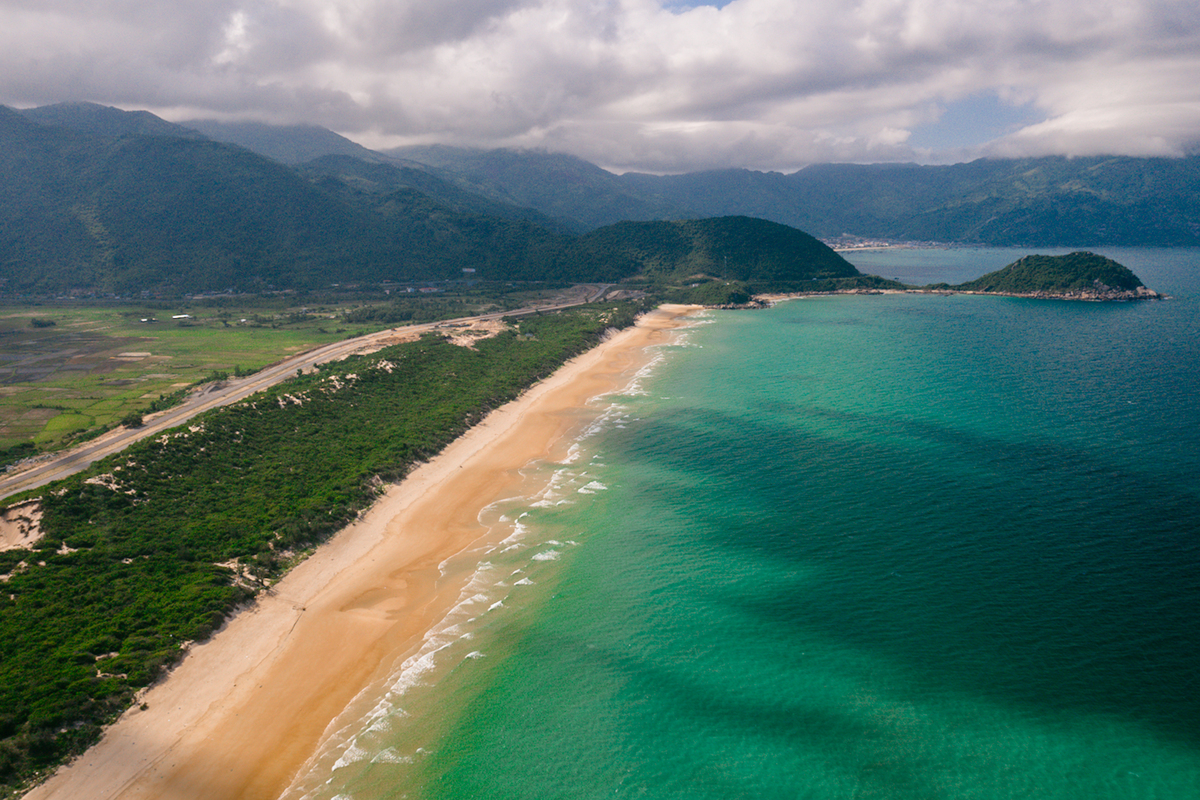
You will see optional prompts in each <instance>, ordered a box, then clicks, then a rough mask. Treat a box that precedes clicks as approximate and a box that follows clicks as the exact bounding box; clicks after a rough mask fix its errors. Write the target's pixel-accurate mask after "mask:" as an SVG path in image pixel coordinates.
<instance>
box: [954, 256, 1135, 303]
mask: <svg viewBox="0 0 1200 800" xmlns="http://www.w3.org/2000/svg"><path fill="white" fill-rule="evenodd" d="M951 288H952V289H954V290H957V291H963V292H981V293H986V294H1012V295H1023V296H1024V295H1030V296H1055V297H1079V298H1083V299H1096V300H1124V299H1137V298H1143V297H1147V298H1149V297H1157V296H1158V295H1157V294H1156V293H1155V292H1153V291H1150V290H1149V289H1147V288H1146V287H1145V285H1143V284H1142V281H1141V279H1140V278H1138V277H1137V276H1136V275H1134V274H1133V272H1131V271H1130V270H1129V269H1128V268H1127V267H1125V266H1124V265H1122V264H1118V263H1117V262H1116V261H1113V260H1112V259H1110V258H1105V257H1104V256H1100V255H1096V254H1095V253H1088V252H1083V251H1080V252H1076V253H1070V254H1068V255H1064V256H1042V255H1031V256H1025V257H1024V258H1021V259H1019V260H1017V261H1014V262H1013V263H1011V264H1009V265H1008V266H1006V267H1004V268H1003V269H1000V270H997V271H995V272H989V273H988V274H987V275H984V276H983V277H981V278H977V279H976V280H973V281H968V282H967V283H962V284H959V285H957V286H954V287H951Z"/></svg>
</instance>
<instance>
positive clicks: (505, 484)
mask: <svg viewBox="0 0 1200 800" xmlns="http://www.w3.org/2000/svg"><path fill="white" fill-rule="evenodd" d="M689 310H690V309H689V308H688V307H682V306H672V307H664V308H662V309H660V310H658V311H655V312H652V313H651V314H649V315H646V316H644V317H643V318H642V319H641V320H640V321H639V324H638V325H637V326H636V327H633V328H629V329H626V330H624V331H622V332H619V333H617V334H615V335H614V336H613V337H612V338H610V339H609V340H607V341H606V342H605V343H603V344H601V345H600V346H598V347H596V348H594V349H593V350H591V351H589V352H587V353H585V354H584V355H582V356H579V357H578V358H576V359H574V360H572V361H571V362H569V363H568V364H567V365H565V366H564V367H562V368H561V369H560V370H558V371H557V372H555V373H554V374H553V375H552V376H551V377H550V378H548V379H546V380H545V381H543V382H541V383H539V384H537V385H536V386H534V387H533V388H531V389H530V390H529V391H527V392H526V393H525V394H523V395H522V396H521V397H520V398H519V399H517V400H516V401H514V402H512V403H510V404H508V405H506V406H504V407H502V408H501V409H499V410H497V411H495V412H493V413H492V414H491V415H489V416H488V417H487V418H486V419H485V420H484V421H483V422H482V423H480V424H479V425H477V426H476V427H474V428H472V429H471V430H470V431H469V432H468V433H467V434H465V435H464V436H462V437H461V438H459V439H458V440H456V441H455V442H453V443H452V444H451V445H450V446H449V447H448V448H447V449H446V450H445V451H443V452H442V454H441V455H439V456H438V457H437V458H435V459H434V460H432V461H431V462H429V463H427V464H425V465H423V466H422V467H420V468H419V469H417V470H416V471H414V472H413V473H412V474H411V475H410V476H409V477H407V478H406V479H405V480H404V481H403V482H402V483H401V484H399V485H397V486H395V487H393V488H392V489H391V490H390V491H388V492H387V493H386V494H385V495H384V496H382V497H381V499H380V500H379V501H378V502H377V503H376V504H375V505H374V506H373V507H372V508H371V509H370V510H369V511H368V512H367V513H366V514H364V515H363V516H362V517H361V518H360V519H359V520H358V521H356V522H355V523H354V524H352V525H351V526H349V527H348V528H346V529H345V530H343V531H341V532H340V533H339V534H337V535H336V536H335V537H334V538H333V539H332V540H331V541H330V542H328V543H327V544H326V545H324V546H322V547H321V548H319V549H318V550H317V552H316V553H315V554H314V555H313V556H312V557H311V558H309V559H308V560H306V561H305V562H303V563H302V564H300V565H299V566H298V567H297V568H296V569H294V570H293V571H292V572H291V573H289V574H288V575H287V576H286V577H285V578H284V579H283V580H282V581H280V582H279V583H278V584H277V585H276V586H275V587H274V588H273V589H272V590H271V591H270V592H269V594H266V595H263V596H261V597H260V598H259V599H258V600H257V602H256V603H255V604H254V605H253V606H252V607H251V608H250V609H248V610H246V611H245V612H243V613H241V614H239V615H238V616H237V617H235V618H234V619H233V620H232V621H231V622H230V623H229V624H228V625H227V626H226V627H225V628H224V629H223V630H221V631H220V632H219V633H218V634H217V635H215V636H214V637H213V638H212V639H211V640H210V641H208V642H206V643H205V644H203V645H199V646H196V647H194V648H193V649H192V651H191V652H190V653H189V654H188V656H187V658H186V659H185V660H184V661H183V662H182V663H181V664H180V665H179V666H178V667H177V668H176V669H175V670H173V671H172V673H171V674H170V676H169V677H168V678H167V679H166V680H164V681H162V682H160V683H159V684H157V685H155V686H153V687H152V688H150V689H149V690H148V691H147V692H146V693H145V694H144V695H143V696H142V697H141V698H140V700H141V703H140V705H139V706H135V707H134V708H132V709H130V710H129V711H128V712H127V713H126V714H125V715H124V716H123V717H122V718H121V719H120V720H119V721H118V722H117V723H116V724H115V725H113V726H112V727H110V728H109V729H108V730H107V732H106V733H105V735H104V738H103V739H102V740H101V742H100V743H99V744H98V745H96V746H95V747H93V748H92V749H91V750H89V751H88V752H87V753H86V754H84V755H83V756H81V757H80V758H78V759H76V760H75V761H74V762H73V763H72V764H70V765H69V766H67V767H64V768H63V769H61V770H60V771H59V772H58V773H57V774H56V775H55V776H54V777H53V778H51V779H50V780H49V781H48V782H46V783H45V784H43V785H42V786H40V787H38V788H37V789H35V790H33V791H32V792H30V793H29V794H28V795H26V797H27V798H29V800H43V799H44V798H75V797H84V796H87V797H91V798H116V797H121V798H183V797H206V798H235V797H236V798H276V797H278V796H280V794H281V793H282V792H284V791H285V790H287V788H288V786H289V785H290V784H291V783H292V781H293V779H294V778H295V776H296V773H297V771H298V770H300V769H301V767H302V766H303V765H305V763H306V762H308V761H309V759H310V758H312V757H313V756H314V754H315V753H317V752H318V751H319V748H320V746H321V743H322V741H323V739H324V738H325V737H326V736H327V735H328V734H329V733H330V732H331V731H332V729H333V726H331V723H333V721H334V720H335V719H336V718H337V717H338V715H339V714H341V713H343V711H344V710H345V709H347V707H348V706H350V705H351V704H353V703H354V702H355V699H356V697H357V696H358V695H359V694H360V692H362V690H363V689H364V687H367V686H370V685H372V683H373V682H378V681H379V680H381V679H382V678H384V677H385V676H384V675H383V674H382V671H384V670H387V669H389V668H390V667H391V665H394V664H395V663H399V662H398V660H399V661H403V659H405V658H406V657H409V656H412V655H416V654H419V652H420V650H421V648H422V646H423V643H424V642H425V641H426V636H427V632H429V631H430V630H431V629H432V628H434V627H435V626H436V625H437V624H438V623H439V621H440V620H442V619H444V618H445V616H446V614H447V613H448V612H449V611H450V610H451V609H453V608H454V607H455V605H456V604H457V603H458V602H459V598H460V595H461V593H462V592H463V590H464V587H465V586H466V582H467V581H468V580H469V579H470V577H471V573H470V571H469V570H467V569H465V568H464V569H462V570H458V569H455V568H454V567H452V566H447V565H450V564H451V563H452V558H453V556H455V554H458V553H460V552H462V551H463V550H464V549H467V548H473V547H479V546H486V545H488V544H494V542H491V539H492V538H495V539H496V541H497V542H499V541H500V540H502V539H503V538H505V537H506V536H507V535H509V534H510V533H511V525H510V526H509V527H508V528H507V529H505V527H504V526H503V525H500V526H494V527H492V528H489V527H488V526H487V525H485V524H484V522H481V511H483V510H484V509H487V508H489V507H492V506H493V505H494V504H495V503H497V502H498V501H502V500H504V499H505V498H508V497H512V496H516V495H521V496H525V495H527V494H529V493H530V492H532V491H535V489H534V488H532V487H530V486H528V485H525V484H526V483H527V482H528V481H530V480H533V479H534V478H531V477H527V474H526V473H527V471H526V470H525V468H527V467H528V466H529V465H530V464H531V463H534V462H538V461H540V460H549V461H555V460H561V459H564V458H566V457H567V449H568V448H569V447H570V445H571V443H572V441H573V440H574V438H575V436H574V434H577V433H578V432H580V431H582V430H583V429H584V428H586V426H587V425H588V424H589V423H590V422H591V421H592V420H594V419H595V418H596V417H597V416H598V415H600V414H601V413H602V412H603V408H602V405H603V403H602V401H600V398H602V397H603V396H605V395H608V394H612V393H614V392H618V391H620V390H621V389H622V388H623V387H626V386H627V385H629V383H630V382H631V381H632V380H634V379H635V377H636V375H637V373H638V372H639V370H641V369H642V368H643V367H644V366H645V365H646V364H647V363H648V360H649V359H650V358H651V357H652V353H653V350H652V348H653V346H655V345H657V344H660V343H665V342H666V341H668V336H669V331H670V330H671V329H673V328H675V327H678V326H680V325H682V324H683V317H684V316H685V315H686V313H688V311H689Z"/></svg>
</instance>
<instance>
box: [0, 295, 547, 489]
mask: <svg viewBox="0 0 1200 800" xmlns="http://www.w3.org/2000/svg"><path fill="white" fill-rule="evenodd" d="M543 294H544V293H543ZM536 299H537V295H536V294H535V293H530V292H521V293H515V292H512V291H511V290H510V291H509V292H506V293H499V292H495V291H492V292H485V291H478V290H476V291H472V292H470V293H465V292H464V293H453V292H444V293H438V294H435V295H430V296H415V297H414V296H411V295H408V294H405V295H402V296H400V297H398V298H394V297H392V296H387V295H384V294H383V293H382V292H378V293H372V294H371V295H369V296H366V297H351V298H349V299H347V298H334V299H331V298H322V299H321V300H320V301H314V300H313V298H311V297H308V298H304V300H305V301H302V300H301V299H300V298H297V297H259V298H255V297H248V298H210V299H204V300H194V301H181V302H179V303H177V304H168V303H162V302H155V303H153V304H149V305H139V304H132V303H126V304H110V305H101V304H98V303H86V304H85V303H74V304H72V303H55V304H51V303H42V304H38V305H17V304H7V305H0V465H3V463H6V462H8V461H11V460H12V457H14V456H16V457H20V456H24V455H29V454H30V445H29V443H31V442H32V443H33V445H34V446H35V448H36V450H37V451H47V450H56V449H59V448H61V447H64V446H66V445H69V444H72V443H73V442H75V441H78V440H79V439H80V438H81V437H87V436H88V435H92V434H94V433H96V432H97V431H100V430H104V429H106V428H109V427H111V426H113V425H115V424H117V423H118V422H119V421H120V420H121V419H122V418H123V417H125V416H126V415H128V414H130V413H141V412H144V411H147V410H150V409H151V406H152V404H153V403H155V402H158V403H160V404H161V403H164V402H169V401H170V398H171V395H173V394H176V393H179V392H181V391H182V390H186V389H187V388H188V387H190V386H192V385H194V384H196V383H199V382H203V381H204V380H206V379H208V378H211V377H214V376H220V375H221V374H222V373H226V374H230V375H232V374H236V373H238V372H242V373H248V372H253V371H256V370H259V369H261V368H262V367H264V366H267V365H268V364H271V363H274V362H276V361H278V360H279V359H281V358H285V357H287V356H289V355H293V354H295V353H298V352H302V351H304V350H308V349H311V348H313V347H317V346H319V345H323V344H328V343H330V342H333V341H337V340H340V339H345V338H349V337H352V336H358V335H361V334H364V333H369V332H372V331H377V330H381V329H383V328H387V327H397V326H400V325H404V324H408V323H410V322H423V321H429V320H436V319H446V318H450V317H456V316H464V315H468V314H473V313H477V312H479V311H483V310H492V309H499V308H505V309H507V308H515V307H518V306H519V305H521V304H522V303H526V302H531V301H534V300H536ZM51 323H53V324H51ZM160 398H162V399H160Z"/></svg>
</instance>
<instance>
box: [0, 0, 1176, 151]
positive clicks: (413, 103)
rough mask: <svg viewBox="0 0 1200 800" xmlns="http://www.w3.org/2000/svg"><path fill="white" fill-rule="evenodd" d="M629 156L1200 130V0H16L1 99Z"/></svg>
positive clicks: (1099, 142)
mask: <svg viewBox="0 0 1200 800" xmlns="http://www.w3.org/2000/svg"><path fill="white" fill-rule="evenodd" d="M71 101H90V102H95V103H101V104H104V105H111V106H116V107H118V108H124V109H129V110H134V109H145V110H149V111H151V112H153V113H155V114H158V115H159V116H161V117H164V118H166V119H170V120H173V121H180V120H186V119H197V118H215V119H239V120H241V119H251V120H257V121H263V122H272V123H287V124H294V123H304V124H312V125H320V126H323V127H326V128H329V129H331V130H334V131H337V132H339V133H341V134H342V135H344V136H347V137H349V138H351V139H353V140H355V141H357V142H360V143H362V144H364V145H366V146H368V147H373V148H387V147H395V146H401V145H406V144H430V143H441V144H450V145H460V146H474V147H517V148H540V149H545V150H550V151H556V152H567V153H571V154H574V155H577V156H580V157H582V158H585V159H587V160H588V161H591V162H593V163H596V164H599V165H601V166H604V167H606V168H608V169H611V170H613V171H617V172H624V171H630V170H635V171H643V172H656V173H677V172H687V171H694V170H701V169H715V168H725V167H746V168H751V169H761V170H778V171H782V172H791V171H794V170H796V169H799V168H801V167H803V166H805V165H807V164H811V163H822V162H859V163H869V162H883V161H915V162H918V163H953V162H957V161H966V160H971V159H973V158H978V157H981V156H1003V157H1009V156H1036V155H1049V154H1060V155H1068V156H1080V155H1097V154H1121V155H1137V156H1147V155H1156V156H1175V155H1181V154H1184V153H1188V152H1193V151H1195V150H1197V149H1198V148H1197V145H1198V144H1200V2H1197V0H1088V2H1083V1H1082V0H721V1H720V2H713V3H697V2H688V1H687V0H189V2H187V3H179V2H177V1H176V0H170V1H168V0H0V104H4V105H8V106H12V107H19V108H23V107H29V106H37V105H46V104H50V103H57V102H71Z"/></svg>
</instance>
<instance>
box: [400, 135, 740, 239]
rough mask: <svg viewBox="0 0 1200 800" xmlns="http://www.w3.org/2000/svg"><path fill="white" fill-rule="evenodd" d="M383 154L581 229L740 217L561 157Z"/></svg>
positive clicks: (435, 151) (427, 151) (461, 151)
mask: <svg viewBox="0 0 1200 800" xmlns="http://www.w3.org/2000/svg"><path fill="white" fill-rule="evenodd" d="M387 154H388V155H390V156H394V157H397V158H402V159H406V160H409V161H415V162H419V163H421V164H425V165H427V166H429V167H431V168H433V169H435V170H437V171H438V173H439V174H440V175H442V176H443V177H447V178H450V179H453V180H457V181H458V182H459V183H460V185H461V186H462V187H463V188H466V189H469V190H470V191H472V192H476V193H478V194H481V195H484V196H485V197H489V198H492V199H494V200H499V201H502V202H505V203H511V204H513V205H517V206H527V207H529V208H535V209H537V210H538V211H541V212H542V213H544V214H546V215H548V216H550V217H554V218H559V219H569V220H574V221H575V223H576V225H577V226H578V228H579V229H580V230H591V229H594V228H599V227H602V226H604V225H609V224H611V223H614V222H621V221H624V220H657V219H689V218H696V217H704V216H726V215H727V213H733V214H736V213H738V212H722V213H719V214H709V213H706V212H699V211H695V210H692V209H689V208H688V205H687V203H686V202H678V201H672V200H667V199H664V198H661V197H658V196H657V195H656V194H655V193H654V192H653V191H645V190H643V189H642V188H640V187H635V186H630V185H627V184H626V183H625V182H624V181H623V180H622V179H621V178H620V177H619V176H617V175H614V174H612V173H611V172H608V171H606V170H603V169H601V168H600V167H598V166H596V165H595V164H591V163H589V162H587V161H584V160H583V159H581V158H576V157H575V156H569V155H566V154H563V153H548V152H544V151H538V150H472V149H467V148H459V147H444V146H430V147H403V148H397V149H394V150H388V151H387Z"/></svg>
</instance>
